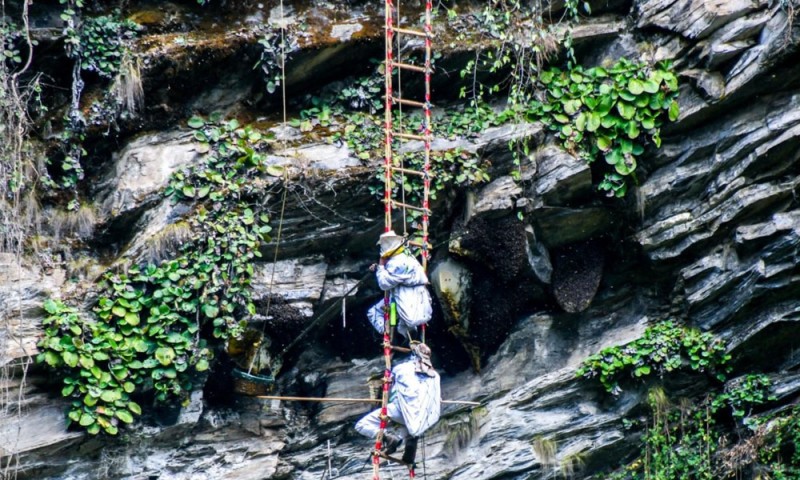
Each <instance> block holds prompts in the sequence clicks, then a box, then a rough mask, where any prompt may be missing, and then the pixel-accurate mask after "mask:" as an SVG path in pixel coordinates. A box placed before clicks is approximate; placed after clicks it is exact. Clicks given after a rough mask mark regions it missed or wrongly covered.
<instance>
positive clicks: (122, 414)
mask: <svg viewBox="0 0 800 480" xmlns="http://www.w3.org/2000/svg"><path fill="white" fill-rule="evenodd" d="M114 415H116V416H117V418H119V419H120V420H122V421H123V422H125V423H133V415H131V412H129V411H128V410H122V409H120V410H117V411H116V412H115V413H114Z"/></svg>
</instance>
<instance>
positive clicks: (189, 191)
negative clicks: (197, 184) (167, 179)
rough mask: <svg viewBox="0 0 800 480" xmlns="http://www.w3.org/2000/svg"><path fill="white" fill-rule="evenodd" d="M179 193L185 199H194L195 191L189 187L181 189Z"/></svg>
mask: <svg viewBox="0 0 800 480" xmlns="http://www.w3.org/2000/svg"><path fill="white" fill-rule="evenodd" d="M181 193H182V194H183V196H184V197H186V198H194V194H195V189H194V187H193V186H191V185H185V186H184V187H183V189H181Z"/></svg>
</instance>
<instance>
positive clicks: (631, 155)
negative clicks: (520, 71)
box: [526, 58, 679, 197]
mask: <svg viewBox="0 0 800 480" xmlns="http://www.w3.org/2000/svg"><path fill="white" fill-rule="evenodd" d="M537 83H538V84H539V85H540V87H541V89H542V94H541V95H540V96H539V98H538V99H536V100H533V101H532V102H531V104H530V106H529V108H528V109H527V111H526V115H527V116H528V118H529V119H531V120H541V121H542V122H544V123H545V125H547V126H548V128H549V129H550V130H552V131H554V132H556V135H558V137H559V138H560V139H561V141H562V143H563V145H564V148H565V149H567V150H569V151H572V152H575V153H577V154H578V155H579V156H581V157H582V158H584V159H585V160H586V161H587V162H590V163H591V162H593V161H595V160H596V159H600V158H602V159H603V160H604V163H603V165H605V166H607V167H604V168H605V169H606V170H608V169H610V170H611V171H606V172H605V173H604V175H605V178H604V180H603V181H602V182H601V183H600V185H599V189H600V190H603V191H605V192H606V193H607V194H608V195H609V196H616V197H622V196H624V195H625V193H626V191H627V182H626V181H625V178H626V177H628V176H632V175H634V171H635V170H636V166H637V161H638V160H637V159H638V157H639V156H641V155H642V153H644V150H645V146H646V145H647V143H649V142H652V143H653V144H655V145H656V146H657V147H660V146H661V137H660V132H661V126H662V125H663V123H664V121H665V120H667V119H669V120H670V121H675V120H676V119H677V118H678V113H679V109H678V102H677V100H676V98H677V96H678V79H677V77H676V76H675V74H674V73H673V72H672V70H671V65H670V63H669V62H661V63H659V64H658V65H656V66H655V67H653V68H650V67H648V66H646V65H644V64H634V63H632V62H630V61H629V60H627V59H624V58H623V59H621V60H620V61H619V62H617V64H616V65H614V66H613V67H611V68H609V69H605V68H602V67H594V68H590V69H583V68H582V67H581V66H575V67H573V68H571V69H569V70H567V71H562V70H560V69H558V68H551V69H549V70H546V71H544V72H542V73H541V74H540V75H539V76H538V79H537Z"/></svg>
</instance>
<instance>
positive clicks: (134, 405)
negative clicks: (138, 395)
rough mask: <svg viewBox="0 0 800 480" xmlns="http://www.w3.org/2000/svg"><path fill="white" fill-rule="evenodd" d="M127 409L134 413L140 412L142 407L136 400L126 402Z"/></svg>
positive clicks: (139, 413)
mask: <svg viewBox="0 0 800 480" xmlns="http://www.w3.org/2000/svg"><path fill="white" fill-rule="evenodd" d="M128 410H130V411H131V412H133V413H135V414H136V415H141V414H142V407H140V406H139V404H138V403H136V402H128Z"/></svg>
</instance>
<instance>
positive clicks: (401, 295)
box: [367, 252, 433, 336]
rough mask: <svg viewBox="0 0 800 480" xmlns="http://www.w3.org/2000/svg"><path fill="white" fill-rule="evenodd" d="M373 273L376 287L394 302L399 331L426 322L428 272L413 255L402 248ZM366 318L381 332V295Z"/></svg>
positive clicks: (430, 310) (428, 311)
mask: <svg viewBox="0 0 800 480" xmlns="http://www.w3.org/2000/svg"><path fill="white" fill-rule="evenodd" d="M375 277H376V278H377V280H378V286H379V287H380V289H381V290H383V291H387V290H388V291H390V292H391V293H390V295H391V298H390V300H391V301H394V302H395V303H396V304H397V323H398V325H397V331H398V332H399V333H400V334H401V335H405V336H408V331H409V330H412V331H413V330H416V328H417V327H418V326H420V325H423V324H425V323H428V321H429V320H430V319H431V315H432V313H433V307H432V306H431V294H430V292H428V288H427V284H428V276H427V275H425V270H423V268H422V265H420V264H419V262H418V261H417V260H416V259H415V258H414V257H412V256H411V255H409V254H407V253H405V252H403V253H399V254H397V255H394V256H392V257H390V258H389V259H388V260H387V261H386V264H385V265H378V266H377V269H376V270H375ZM367 318H368V319H369V322H370V323H371V324H372V326H373V327H375V330H377V331H378V333H383V299H381V300H380V301H378V303H376V304H375V305H373V306H372V308H370V309H369V310H368V311H367Z"/></svg>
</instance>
